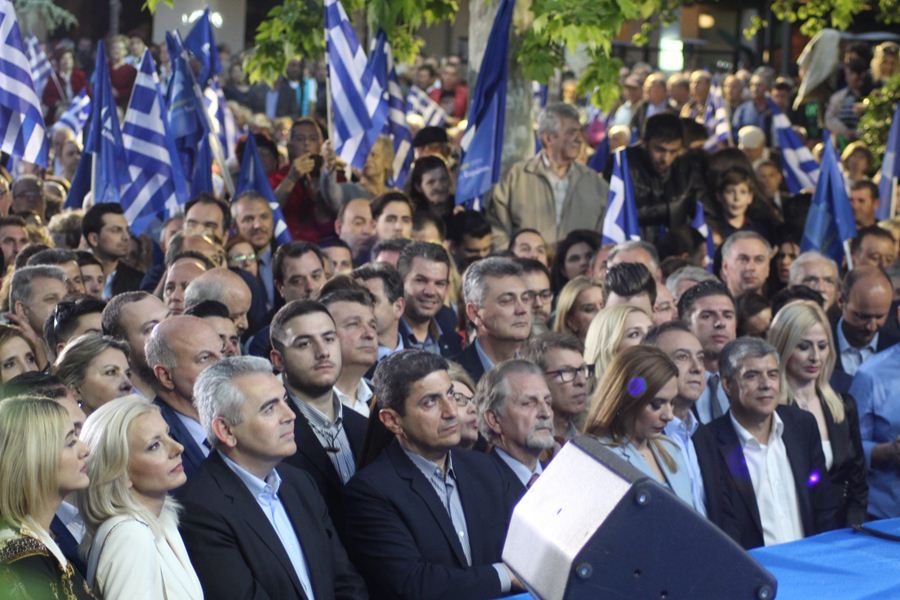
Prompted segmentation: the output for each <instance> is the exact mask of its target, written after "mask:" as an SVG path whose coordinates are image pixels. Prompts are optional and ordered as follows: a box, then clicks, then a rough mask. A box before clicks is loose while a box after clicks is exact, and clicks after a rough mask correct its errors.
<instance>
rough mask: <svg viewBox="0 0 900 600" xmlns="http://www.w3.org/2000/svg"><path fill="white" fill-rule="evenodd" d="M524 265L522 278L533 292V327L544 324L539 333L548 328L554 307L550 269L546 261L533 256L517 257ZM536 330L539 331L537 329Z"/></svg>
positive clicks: (526, 286) (517, 260)
mask: <svg viewBox="0 0 900 600" xmlns="http://www.w3.org/2000/svg"><path fill="white" fill-rule="evenodd" d="M515 261H516V262H517V263H519V264H520V265H521V266H522V279H523V280H524V281H525V288H526V289H527V290H528V291H529V292H530V293H531V312H532V314H533V315H534V323H533V324H532V329H533V330H535V328H536V327H537V326H538V325H539V324H540V325H543V327H542V328H541V330H540V331H539V333H543V332H544V331H546V330H547V327H548V324H549V322H550V310H551V309H552V308H553V290H552V289H550V271H548V270H547V267H546V266H545V265H544V263H542V262H540V261H538V260H535V259H533V258H516V259H515ZM536 332H538V331H537V330H536Z"/></svg>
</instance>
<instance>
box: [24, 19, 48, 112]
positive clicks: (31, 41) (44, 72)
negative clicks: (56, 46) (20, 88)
mask: <svg viewBox="0 0 900 600" xmlns="http://www.w3.org/2000/svg"><path fill="white" fill-rule="evenodd" d="M25 43H26V44H27V45H28V65H29V66H30V67H31V78H32V79H33V80H34V93H36V94H37V97H38V98H40V97H42V96H43V94H44V88H45V87H47V82H48V81H50V76H51V75H53V65H51V64H50V59H49V58H47V54H46V53H45V52H44V49H43V48H42V47H41V42H40V41H39V40H38V39H37V37H35V35H34V34H33V33H32V34H29V36H28V38H26V40H25Z"/></svg>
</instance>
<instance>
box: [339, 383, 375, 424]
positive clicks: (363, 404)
mask: <svg viewBox="0 0 900 600" xmlns="http://www.w3.org/2000/svg"><path fill="white" fill-rule="evenodd" d="M334 393H335V394H337V397H338V399H339V400H340V401H341V404H343V405H344V406H346V407H347V408H349V409H351V410H355V411H356V412H358V413H359V414H361V415H362V416H364V417H366V418H368V416H369V401H370V400H371V399H372V396H374V395H375V392H373V391H372V388H371V387H369V384H368V383H367V382H366V380H365V378H364V377H363V378H360V380H359V384H358V385H357V386H356V396H351V395H350V394H345V393H344V392H342V391H341V390H339V389H338V387H337V386H334Z"/></svg>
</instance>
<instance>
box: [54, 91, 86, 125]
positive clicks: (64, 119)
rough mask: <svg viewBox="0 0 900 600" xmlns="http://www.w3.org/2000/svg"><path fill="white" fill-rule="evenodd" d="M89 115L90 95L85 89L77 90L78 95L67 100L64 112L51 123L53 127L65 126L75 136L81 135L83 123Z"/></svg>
mask: <svg viewBox="0 0 900 600" xmlns="http://www.w3.org/2000/svg"><path fill="white" fill-rule="evenodd" d="M90 116H91V97H90V96H88V95H87V89H83V90H81V91H80V92H78V95H77V96H75V97H74V98H72V101H71V102H69V107H68V108H66V112H64V113H63V115H62V116H61V117H60V118H59V120H58V121H57V122H56V123H54V124H53V127H66V128H67V129H69V131H71V132H72V133H73V134H75V137H78V136H80V135H81V132H82V130H84V126H85V124H87V122H88V119H89V118H90Z"/></svg>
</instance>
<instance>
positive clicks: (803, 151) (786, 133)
mask: <svg viewBox="0 0 900 600" xmlns="http://www.w3.org/2000/svg"><path fill="white" fill-rule="evenodd" d="M769 107H770V108H771V109H772V124H773V126H774V127H775V135H776V136H777V138H778V146H779V148H780V149H781V168H782V170H783V171H784V178H785V180H786V182H787V186H788V190H789V191H790V192H791V193H792V194H796V193H797V192H799V191H800V190H802V189H813V188H815V187H816V183H817V182H818V180H819V163H817V162H816V159H815V158H813V155H812V152H810V151H809V148H807V147H806V146H804V145H803V142H801V141H800V137H799V136H798V135H797V132H796V131H794V130H793V128H791V122H790V120H789V119H788V118H787V115H785V114H784V113H783V112H781V109H780V108H778V105H777V104H775V102H774V101H773V100H772V99H771V98H769ZM838 262H840V260H838Z"/></svg>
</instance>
